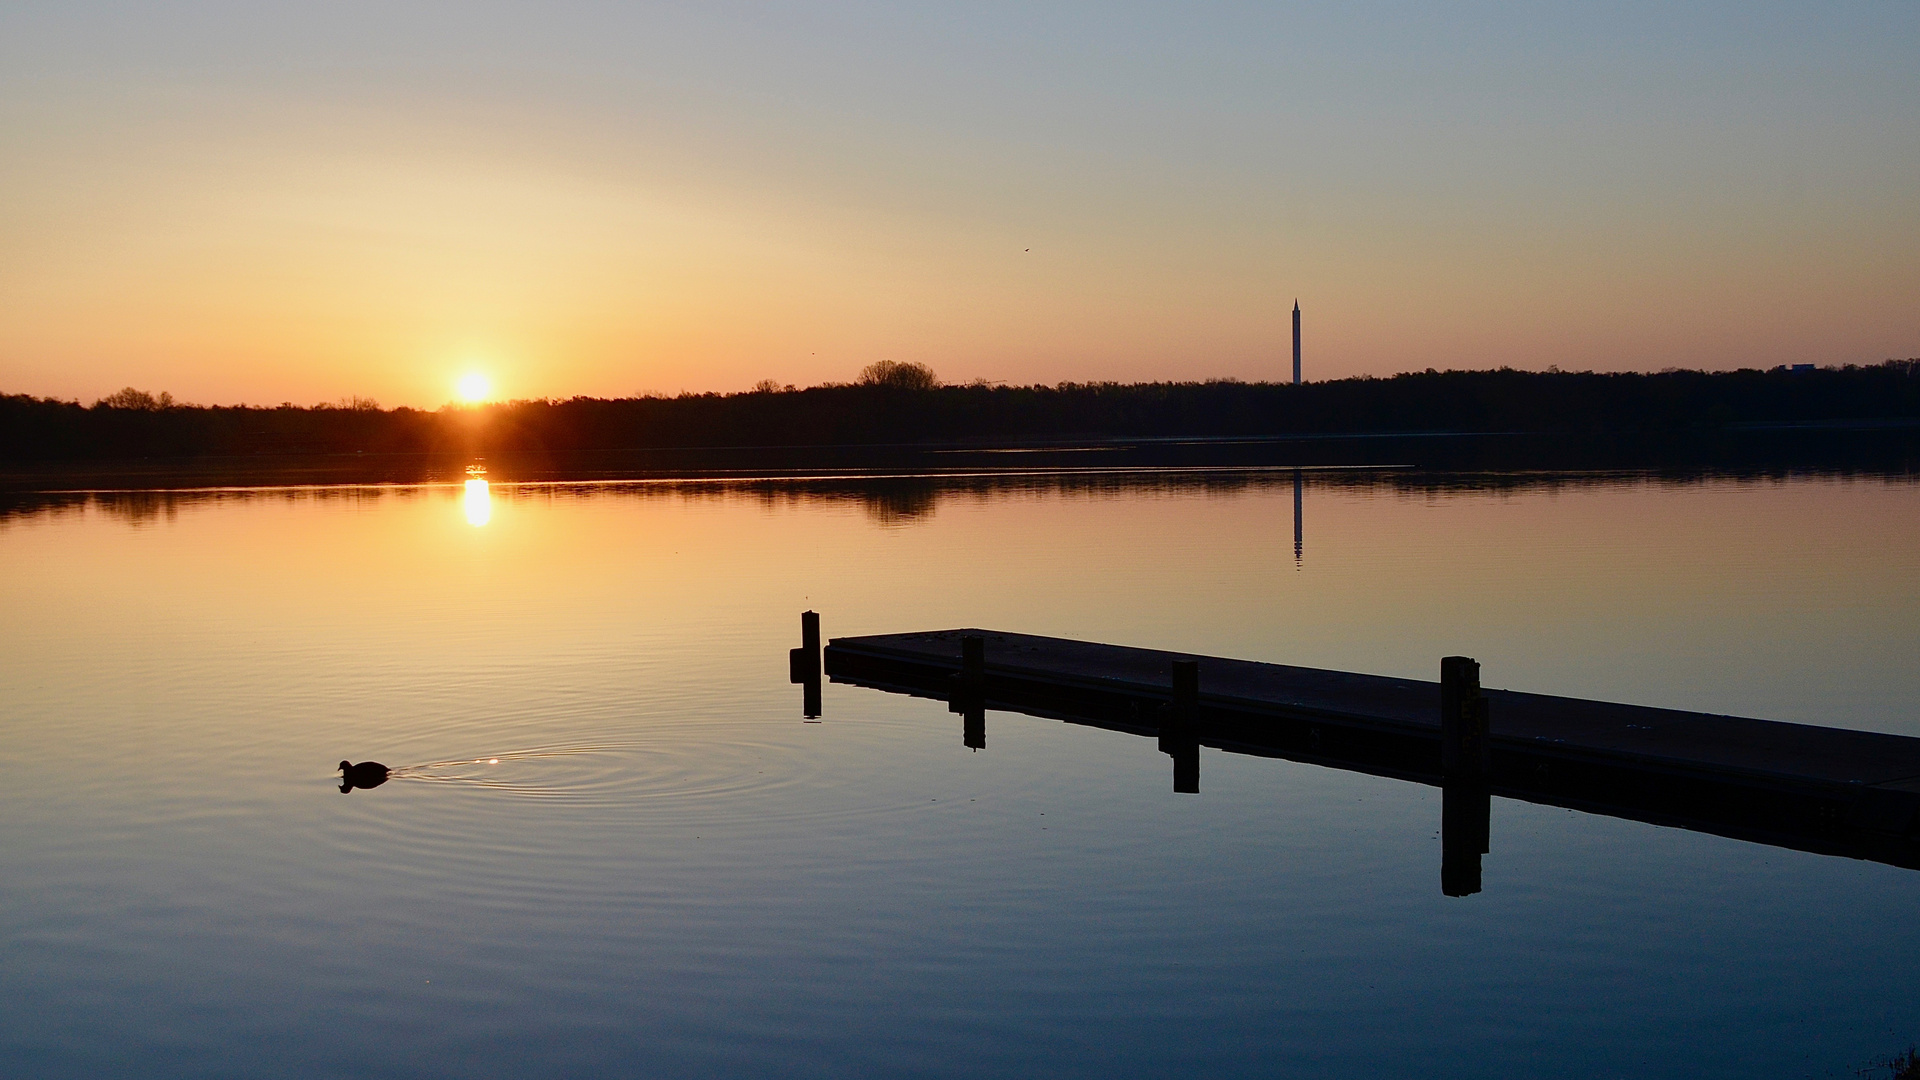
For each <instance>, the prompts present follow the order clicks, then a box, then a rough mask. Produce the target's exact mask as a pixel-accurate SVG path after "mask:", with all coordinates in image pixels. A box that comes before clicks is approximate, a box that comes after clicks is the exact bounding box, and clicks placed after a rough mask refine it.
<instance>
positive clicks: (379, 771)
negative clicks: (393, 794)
mask: <svg viewBox="0 0 1920 1080" xmlns="http://www.w3.org/2000/svg"><path fill="white" fill-rule="evenodd" d="M391 773H392V770H390V769H388V768H387V767H386V766H385V765H382V764H380V763H379V762H377V761H362V762H360V763H359V764H358V765H356V764H354V763H353V762H351V761H342V762H341V763H340V794H342V795H345V794H346V793H347V792H349V791H352V790H353V789H354V788H377V787H379V786H380V785H381V784H384V783H386V782H387V777H388V776H389V775H391Z"/></svg>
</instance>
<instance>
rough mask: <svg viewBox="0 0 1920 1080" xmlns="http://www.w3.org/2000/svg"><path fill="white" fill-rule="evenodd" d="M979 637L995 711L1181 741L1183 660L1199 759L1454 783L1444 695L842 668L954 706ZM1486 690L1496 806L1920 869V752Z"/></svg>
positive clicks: (1036, 651) (1108, 651)
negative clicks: (1237, 758) (1444, 744)
mask: <svg viewBox="0 0 1920 1080" xmlns="http://www.w3.org/2000/svg"><path fill="white" fill-rule="evenodd" d="M970 635H978V636H980V637H982V638H984V641H985V665H984V673H985V678H984V680H983V681H982V683H981V685H980V689H979V691H978V696H979V698H980V702H981V704H983V706H984V707H986V708H995V709H1002V710H1011V711H1016V712H1024V713H1029V714H1032V715H1038V716H1047V717H1052V718H1056V719H1061V720H1066V721H1069V722H1073V723H1081V724H1092V725H1095V726H1099V727H1104V728H1109V729H1113V730H1121V731H1129V732H1132V733H1134V734H1138V735H1160V736H1162V737H1163V739H1164V737H1165V735H1166V734H1167V730H1166V729H1167V728H1168V715H1169V707H1168V706H1169V702H1170V700H1171V697H1172V687H1171V670H1172V665H1173V662H1174V661H1181V660H1193V661H1198V663H1199V670H1200V688H1199V690H1200V692H1199V701H1198V708H1197V710H1193V712H1194V715H1193V716H1192V717H1191V718H1190V724H1189V725H1188V726H1186V727H1183V728H1182V731H1183V732H1189V733H1190V734H1191V736H1192V737H1193V738H1195V739H1196V740H1197V742H1198V743H1199V744H1200V745H1206V746H1211V747H1215V748H1217V749H1221V750H1226V751H1230V752H1236V753H1251V754H1260V755H1264V756H1274V757H1284V758H1289V759H1293V760H1298V761H1305V762H1311V763H1315V764H1321V765H1327V766H1331V767H1335V768H1343V769H1350V770H1356V771H1361V772H1367V773H1372V774H1375V775H1381V776H1391V777H1395V778H1398V779H1403V780H1410V781H1414V782H1419V783H1428V784H1441V783H1442V782H1443V779H1444V778H1443V776H1442V773H1441V765H1440V758H1441V751H1440V746H1441V738H1440V736H1441V731H1440V701H1441V690H1440V685H1439V683H1437V682H1423V681H1420V680H1414V679H1395V678H1388V677H1384V676H1378V675H1363V674H1356V673H1352V672H1344V671H1328V670H1322V669H1317V668H1304V667H1293V666H1288V665H1284V664H1268V663H1259V662H1255V661H1249V660H1232V659H1225V658H1221V657H1212V656H1195V655H1191V654H1185V653H1173V652H1164V651H1160V650H1155V649H1138V648H1130V647H1126V646H1118V645H1103V644H1098V643H1094V642H1086V641H1072V640H1067V639H1062V638H1049V637H1037V636H1033V635H1027V634H1013V633H1004V632H1000V631H992V630H974V629H966V630H937V631H929V632H922V633H908V634H883V635H875V636H868V637H846V638H836V639H834V640H833V641H832V642H830V643H829V645H828V646H827V648H826V650H825V653H824V661H825V671H826V674H827V675H828V676H829V677H831V678H832V679H833V680H834V681H836V682H850V683H857V684H861V685H866V686H873V687H877V688H880V689H885V690H892V691H897V692H903V693H909V694H914V695H917V696H923V697H933V698H939V699H942V700H949V701H952V700H955V697H956V690H955V688H956V686H957V683H958V673H959V671H960V666H961V638H962V637H963V636H970ZM1483 693H1484V697H1485V698H1486V700H1487V702H1488V713H1489V736H1488V745H1489V748H1490V761H1491V768H1490V774H1489V782H1490V786H1491V791H1492V794H1495V795H1501V796H1505V797H1511V798H1519V799H1525V800H1527V801H1531V802H1539V803H1546V804H1550V805H1556V806H1565V807H1569V808H1572V809H1580V810H1587V811H1591V812H1597V813H1605V814H1610V815H1613V816H1619V817H1629V818H1634V819H1637V820H1645V821H1650V822H1654V823H1657V824H1663V825H1676V826H1680V827H1685V828H1693V829H1698V830H1702V831H1707V832H1713V833H1717V834H1720V835H1726V836H1733V837H1737V838H1739V839H1744V840H1752V841H1756V842H1761V843H1769V844H1775V845H1777V846H1783V847H1792V848H1798V849H1801V850H1808V851H1816V852H1820V853H1823V854H1833V855H1845V856H1851V857H1854V858H1866V859H1872V860H1874V861H1878V862H1885V863H1890V864H1893V865H1898V866H1903V867H1908V868H1914V869H1920V739H1916V738H1909V737H1905V736H1899V735H1888V734H1882V733H1877V732H1867V731H1851V730H1844V729H1838V728H1825V727H1816V726H1812V725H1807V724H1790V723H1781V722H1778V721H1771V720H1756V719H1749V718H1745V717H1737V716H1721V715H1715V714H1709V713H1693V712H1681V711H1677V710H1672V709H1656V708H1649V707H1645V706H1639V705H1623V704H1615V703H1611V702H1600V701H1585V700H1580V699H1576V698H1564V697H1553V696H1550V695H1545V694H1529V693H1524V692H1520V691H1514V690H1498V689H1487V690H1485V691H1484V692H1483ZM1170 752H1171V751H1170ZM1193 768H1194V769H1195V775H1196V780H1195V781H1194V783H1195V784H1196V785H1197V764H1195V765H1194V766H1193Z"/></svg>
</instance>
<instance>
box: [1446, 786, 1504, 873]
mask: <svg viewBox="0 0 1920 1080" xmlns="http://www.w3.org/2000/svg"><path fill="white" fill-rule="evenodd" d="M1492 832H1493V792H1492V791H1491V790H1490V789H1489V788H1488V786H1487V785H1486V784H1485V783H1480V782H1475V781H1471V780H1465V781H1449V782H1448V783H1446V784H1443V785H1441V788H1440V891H1441V892H1443V893H1445V894H1446V895H1448V896H1472V895H1473V894H1474V893H1477V892H1479V891H1480V856H1482V855H1485V854H1487V853H1488V852H1489V851H1491V850H1492V844H1491V840H1492Z"/></svg>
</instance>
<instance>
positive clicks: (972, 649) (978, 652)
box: [960, 634, 987, 690]
mask: <svg viewBox="0 0 1920 1080" xmlns="http://www.w3.org/2000/svg"><path fill="white" fill-rule="evenodd" d="M960 681H961V682H962V683H964V684H966V686H967V688H968V689H970V690H979V689H981V688H982V687H984V686H985V685H986V682H987V639H986V638H984V637H981V636H980V635H979V634H962V635H961V636H960Z"/></svg>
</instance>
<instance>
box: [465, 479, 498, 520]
mask: <svg viewBox="0 0 1920 1080" xmlns="http://www.w3.org/2000/svg"><path fill="white" fill-rule="evenodd" d="M464 503H465V506H466V511H467V524H469V525H471V526H473V527H474V528H476V529H477V528H480V527H481V526H482V525H485V524H486V523H487V522H489V521H492V520H493V492H492V490H491V489H489V488H488V487H487V482H486V481H485V480H480V479H473V480H469V481H467V493H466V495H465V496H464Z"/></svg>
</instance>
